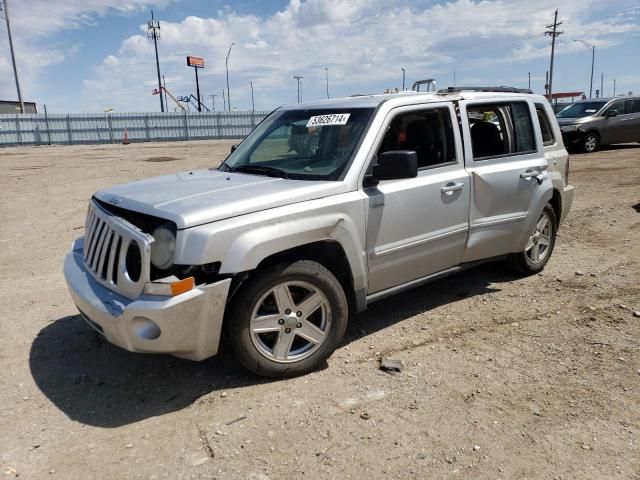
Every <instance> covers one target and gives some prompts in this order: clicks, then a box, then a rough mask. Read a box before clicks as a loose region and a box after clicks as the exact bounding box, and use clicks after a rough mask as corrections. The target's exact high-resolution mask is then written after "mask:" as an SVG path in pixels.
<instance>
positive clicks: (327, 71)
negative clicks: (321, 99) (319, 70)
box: [324, 67, 329, 99]
mask: <svg viewBox="0 0 640 480" xmlns="http://www.w3.org/2000/svg"><path fill="white" fill-rule="evenodd" d="M324 76H325V78H326V80H327V99H328V98H329V69H328V68H327V67H324Z"/></svg>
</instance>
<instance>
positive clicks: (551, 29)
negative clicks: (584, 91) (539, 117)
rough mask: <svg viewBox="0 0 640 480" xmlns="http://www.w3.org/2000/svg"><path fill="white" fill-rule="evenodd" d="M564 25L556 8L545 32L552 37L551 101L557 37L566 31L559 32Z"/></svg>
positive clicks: (550, 98)
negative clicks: (559, 28)
mask: <svg viewBox="0 0 640 480" xmlns="http://www.w3.org/2000/svg"><path fill="white" fill-rule="evenodd" d="M560 25H562V22H559V23H558V9H556V12H555V15H554V17H553V23H552V24H551V25H547V31H546V32H544V34H545V35H546V36H549V37H551V65H550V67H549V91H548V95H549V102H551V101H552V98H553V57H554V55H555V50H556V37H559V36H560V35H562V34H563V33H564V32H559V31H558V27H559V26H560Z"/></svg>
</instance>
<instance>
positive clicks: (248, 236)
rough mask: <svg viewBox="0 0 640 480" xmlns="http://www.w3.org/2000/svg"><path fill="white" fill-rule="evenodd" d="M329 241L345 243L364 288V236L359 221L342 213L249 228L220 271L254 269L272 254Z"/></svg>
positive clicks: (359, 284)
mask: <svg viewBox="0 0 640 480" xmlns="http://www.w3.org/2000/svg"><path fill="white" fill-rule="evenodd" d="M326 240H331V241H336V242H338V243H339V244H340V245H341V247H342V249H343V250H344V252H345V254H346V256H347V259H348V261H349V266H350V268H351V272H352V274H353V279H354V287H355V288H356V289H357V288H362V287H364V280H365V278H364V272H365V271H366V266H365V261H366V259H365V255H364V249H363V248H362V247H361V246H360V247H359V246H358V244H361V242H362V240H363V239H362V238H361V236H360V234H359V232H358V228H357V226H356V224H355V223H354V222H353V221H352V220H351V219H349V218H348V217H347V216H346V215H341V214H326V215H322V216H317V217H311V218H293V219H290V220H286V219H283V220H282V221H278V222H276V223H273V224H269V225H264V226H262V227H260V228H256V229H252V230H250V231H247V232H245V233H243V234H242V235H240V236H238V238H237V239H236V240H235V241H234V242H233V243H232V244H231V246H230V248H229V250H228V253H227V255H226V256H225V259H224V261H223V262H222V265H221V267H220V273H223V274H224V273H235V272H244V271H248V270H253V269H255V268H256V267H257V266H258V265H259V264H260V262H262V261H263V260H264V259H266V258H268V257H270V256H272V255H275V254H277V253H280V252H283V251H286V250H290V249H292V248H295V247H300V246H303V245H307V244H310V243H314V242H319V241H326ZM356 242H358V244H356Z"/></svg>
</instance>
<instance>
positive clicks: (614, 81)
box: [613, 78, 616, 97]
mask: <svg viewBox="0 0 640 480" xmlns="http://www.w3.org/2000/svg"><path fill="white" fill-rule="evenodd" d="M613 96H614V97H615V96H616V79H615V78H614V79H613Z"/></svg>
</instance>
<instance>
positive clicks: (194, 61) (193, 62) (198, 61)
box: [187, 55, 204, 68]
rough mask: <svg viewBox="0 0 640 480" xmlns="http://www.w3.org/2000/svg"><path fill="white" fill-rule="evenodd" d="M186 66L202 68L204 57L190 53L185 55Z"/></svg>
mask: <svg viewBox="0 0 640 480" xmlns="http://www.w3.org/2000/svg"><path fill="white" fill-rule="evenodd" d="M187 66H189V67H195V68H204V58H202V57H192V56H191V55H189V56H188V57H187Z"/></svg>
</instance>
